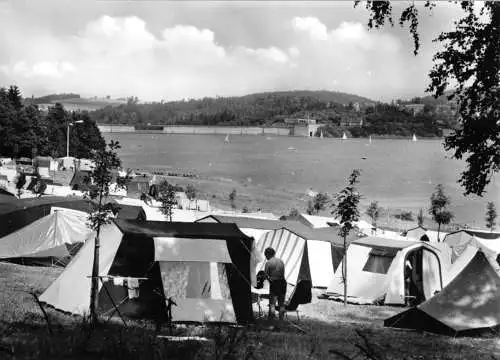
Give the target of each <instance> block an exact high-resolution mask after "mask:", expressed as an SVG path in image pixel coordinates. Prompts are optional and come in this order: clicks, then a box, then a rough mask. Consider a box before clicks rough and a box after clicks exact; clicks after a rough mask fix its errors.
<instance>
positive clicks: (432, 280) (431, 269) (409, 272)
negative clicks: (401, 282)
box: [404, 247, 443, 306]
mask: <svg viewBox="0 0 500 360" xmlns="http://www.w3.org/2000/svg"><path fill="white" fill-rule="evenodd" d="M404 278H405V303H406V305H410V306H415V305H418V304H420V303H422V302H424V301H425V300H427V299H429V298H431V297H432V296H434V295H435V294H436V293H437V292H439V291H441V289H442V288H443V281H442V277H441V263H440V262H439V257H438V256H437V255H436V253H435V252H433V251H432V250H429V249H427V248H424V247H420V248H418V249H415V250H412V251H409V252H408V253H407V254H406V257H405V262H404Z"/></svg>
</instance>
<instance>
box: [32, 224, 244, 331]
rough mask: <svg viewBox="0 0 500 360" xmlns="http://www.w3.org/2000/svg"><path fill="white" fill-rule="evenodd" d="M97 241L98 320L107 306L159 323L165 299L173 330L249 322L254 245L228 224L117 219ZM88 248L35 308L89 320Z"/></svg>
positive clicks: (88, 246)
mask: <svg viewBox="0 0 500 360" xmlns="http://www.w3.org/2000/svg"><path fill="white" fill-rule="evenodd" d="M100 240H101V247H100V258H99V271H100V272H99V275H100V276H101V278H102V279H103V282H102V283H100V288H99V289H100V290H99V313H101V314H112V313H113V310H114V307H113V305H112V304H113V302H114V303H115V304H119V305H118V309H119V311H120V313H122V314H125V315H127V316H130V317H141V318H155V319H158V318H159V317H160V318H161V317H163V316H164V314H165V299H172V300H173V301H174V302H175V303H176V305H174V306H173V307H172V320H173V321H174V322H240V323H244V322H248V321H249V320H251V319H252V316H253V313H252V305H251V292H250V257H251V255H250V249H251V247H252V241H253V240H252V238H249V237H247V236H246V235H245V234H243V233H242V232H241V231H240V230H239V229H238V228H237V227H236V226H235V225H234V224H204V223H180V222H156V221H150V222H139V221H135V220H120V219H116V220H114V221H113V222H112V223H111V224H109V225H105V226H104V227H103V228H102V229H101V235H100ZM94 242H95V236H94V235H91V236H90V237H89V239H88V240H87V242H86V243H85V245H84V246H83V247H82V249H81V250H80V251H79V252H78V254H77V255H76V256H75V257H74V258H73V260H72V262H71V263H70V264H69V265H68V266H67V267H66V269H65V270H64V272H63V273H62V274H61V275H60V276H59V278H58V279H57V280H56V281H54V282H53V283H52V284H51V285H50V287H49V288H48V289H47V290H46V291H45V292H44V293H43V294H42V295H41V297H40V300H41V301H43V302H44V303H46V304H49V305H51V306H53V307H54V308H56V309H59V310H62V311H66V312H70V313H74V314H85V313H86V312H88V310H89V304H90V287H91V280H90V278H89V276H90V274H91V271H92V259H93V253H94ZM111 299H113V301H111ZM162 314H163V315H162Z"/></svg>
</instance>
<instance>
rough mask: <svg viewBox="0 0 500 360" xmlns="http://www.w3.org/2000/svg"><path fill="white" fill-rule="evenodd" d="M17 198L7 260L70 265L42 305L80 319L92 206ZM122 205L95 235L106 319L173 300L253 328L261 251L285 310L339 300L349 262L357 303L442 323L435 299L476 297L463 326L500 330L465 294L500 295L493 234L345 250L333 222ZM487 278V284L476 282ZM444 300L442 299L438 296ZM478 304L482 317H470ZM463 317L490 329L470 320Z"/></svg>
mask: <svg viewBox="0 0 500 360" xmlns="http://www.w3.org/2000/svg"><path fill="white" fill-rule="evenodd" d="M16 201H18V203H16V204H15V205H12V204H11V205H5V204H0V222H1V223H2V224H5V225H6V226H5V227H2V231H1V233H0V258H4V259H5V258H7V259H23V260H26V259H37V260H38V262H39V263H40V262H43V260H47V259H49V260H50V261H48V263H51V264H62V265H65V264H68V263H69V264H68V265H67V266H66V268H65V270H64V271H63V272H62V274H61V276H60V277H59V278H58V279H57V280H56V281H55V282H54V283H53V284H52V285H51V286H50V287H49V288H48V289H47V290H46V291H45V292H44V293H43V294H42V296H41V297H40V299H41V300H42V301H43V302H44V303H46V304H48V305H50V306H53V307H54V308H57V309H59V310H62V311H66V312H70V313H74V314H84V313H85V312H86V311H87V310H88V308H89V301H90V297H89V296H88V294H89V292H90V278H89V275H90V273H91V268H90V267H91V264H92V257H93V247H94V245H93V242H94V240H95V234H94V233H93V232H92V231H91V230H90V229H89V228H88V227H87V225H86V218H87V213H88V212H90V211H91V209H92V207H91V206H90V205H91V204H89V202H88V201H86V200H75V199H72V200H71V199H64V200H63V199H57V198H46V199H43V198H42V199H37V200H34V199H30V200H16ZM30 201H31V202H32V203H30ZM118 206H119V207H121V208H122V209H120V210H119V212H118V213H117V218H116V219H115V220H114V221H113V222H112V223H111V224H109V225H106V227H105V228H104V229H103V230H102V232H101V235H100V236H101V257H100V274H99V275H100V279H101V282H100V293H99V304H100V305H99V306H100V309H99V311H100V312H101V313H102V314H113V313H115V312H116V311H119V313H120V314H124V315H127V316H139V317H151V318H155V319H157V318H158V316H160V317H161V316H164V315H165V314H164V311H165V307H164V306H163V305H164V304H165V301H166V300H168V299H171V300H172V301H174V303H175V304H176V305H175V306H173V307H172V319H173V320H174V321H182V322H184V321H197V322H200V321H201V322H204V321H224V322H247V321H249V320H250V319H251V318H252V316H253V315H252V305H251V299H252V296H251V292H252V289H253V286H254V285H255V274H256V273H257V272H258V271H259V270H261V269H262V267H263V264H264V263H263V256H262V254H263V251H264V249H265V248H267V247H269V246H271V247H273V248H274V249H276V253H277V256H278V257H279V258H281V259H282V260H283V261H284V263H285V276H286V278H287V282H288V283H289V284H290V285H291V286H290V287H289V288H290V293H289V297H288V301H289V302H293V303H295V304H303V303H307V302H310V301H311V289H312V288H313V287H318V288H323V289H324V294H323V296H322V297H324V298H332V299H336V298H340V297H341V296H342V294H343V291H344V280H343V269H344V265H345V263H347V270H348V271H347V272H348V274H349V276H348V278H347V285H348V287H347V288H348V299H349V301H350V302H352V303H366V304H374V303H380V304H382V303H384V304H393V305H404V304H407V300H408V298H415V299H418V303H420V302H422V303H421V304H420V305H419V306H418V307H417V308H415V309H418V311H423V312H426V314H428V316H430V317H433V319H436V316H438V315H440V314H441V315H442V314H444V313H443V312H442V311H441V310H435V309H439V306H437V305H435V304H436V301H437V303H438V304H440V303H441V302H443V303H446V304H448V305H446V306H449V304H450V303H451V302H453V301H456V302H457V304H458V303H459V302H460V301H462V302H463V301H464V297H466V296H469V300H468V301H469V305H466V304H463V306H464V307H467V306H469V307H467V308H468V309H469V310H470V311H469V312H467V311H465V312H464V313H467V315H466V316H465V315H464V316H465V317H464V319H462V320H461V321H462V323H464V324H465V325H463V326H469V327H471V326H472V328H474V329H475V328H478V327H490V326H493V325H492V324H500V315H499V314H498V313H499V312H498V307H497V308H495V309H494V311H493V314H492V311H491V306H492V305H491V304H492V303H491V301H489V302H488V301H487V300H484V299H483V300H484V301H483V302H484V303H485V304H487V305H484V306H483V307H478V306H477V301H479V300H478V299H475V298H474V294H469V290H470V289H473V288H474V289H475V291H476V293H477V292H478V291H480V289H479V288H480V287H481V286H483V287H487V286H490V288H489V290H488V291H489V293H486V295H484V296H486V297H488V296H489V298H491V297H492V296H493V295H495V296H496V297H497V298H498V295H499V294H498V289H500V288H499V287H498V285H495V284H498V281H497V279H498V273H497V271H498V270H497V269H496V268H495V266H497V267H498V264H497V262H496V258H495V256H497V255H498V251H497V252H495V249H496V248H495V246H496V245H495V244H496V241H495V239H497V238H498V237H497V238H495V236H493V235H490V236H489V238H484V237H483V238H480V237H478V234H477V233H473V232H469V233H454V234H449V235H447V238H445V241H444V243H431V242H422V241H410V240H394V239H383V238H378V237H370V236H368V237H366V236H364V237H360V236H359V234H358V233H352V234H351V235H350V236H349V238H348V239H347V243H348V245H349V246H348V249H347V253H346V254H344V250H343V239H341V238H340V237H339V235H338V228H336V227H335V226H329V227H327V228H316V229H315V228H311V227H309V226H306V225H305V224H303V223H300V222H297V221H280V220H268V219H257V218H250V217H243V216H221V215H209V216H205V217H203V218H196V217H195V216H194V215H193V213H192V212H190V214H191V217H189V216H183V215H182V211H181V213H180V215H178V216H179V220H184V222H175V221H174V222H171V223H170V222H165V221H150V220H151V219H152V218H155V216H156V215H155V214H156V212H155V210H157V209H153V208H149V207H147V206H133V205H130V202H129V203H127V202H126V201H121V203H120V202H118ZM2 207H3V208H2ZM158 219H159V218H158ZM174 220H175V219H174ZM330 225H331V224H330ZM479 235H481V234H479ZM497 241H500V239H499V240H497ZM478 249H481V250H482V251H481V252H478ZM478 254H479V255H478ZM481 256H482V257H483V258H484V259H483V258H481ZM478 259H479V260H478ZM476 263H477V264H476ZM408 264H409V266H410V267H411V270H412V271H411V273H410V274H408V272H407V268H408ZM471 264H472V265H471ZM474 264H476V265H474ZM478 264H479V265H478ZM473 265H474V266H473ZM481 266H482V267H481ZM488 266H489V267H490V268H491V269H490V268H488ZM492 274H494V275H495V276H496V278H495V277H494V276H490V275H492ZM483 277H484V279H486V280H485V283H484V284H483V283H480V281H479V280H481V279H483ZM407 279H410V283H411V284H412V286H410V288H409V285H408V284H409V283H408V281H407ZM474 279H476V280H477V281H476V282H474ZM495 281H497V282H496V283H495ZM468 282H470V283H468ZM464 284H468V285H464ZM485 284H486V285H485ZM492 284H493V285H492ZM474 286H475V287H474ZM495 286H496V287H495ZM450 287H451V288H452V289H453V288H455V290H449V289H450ZM457 288H458V289H459V290H460V291H458V292H457V290H456V289H457ZM485 291H486V290H485ZM450 294H452V295H453V296H455V298H453V299H451V298H450V296H451V295H450ZM441 297H445V299H444V300H439V298H441ZM436 299H438V300H436ZM429 302H431V305H429V304H428V303H429ZM432 302H434V303H432ZM432 304H434V305H432ZM495 304H496V303H493V305H495ZM496 305H498V304H496ZM443 306H444V305H443ZM485 306H486V308H488V306H490V308H488V309H490V310H487V309H486V310H485V308H484V307H485ZM474 307H476V308H481V311H482V312H483V313H481V314H479V313H478V312H477V311H474ZM412 311H413V312H409V313H408V315H405V316H402V317H401V318H398V319H397V321H396V320H394V321H392V320H391V321H389V320H388V321H387V322H386V324H387V325H388V326H399V327H408V326H411V324H412V321H413V320H415V321H416V319H418V318H419V316H418V315H414V311H417V310H414V309H412ZM478 311H479V310H478ZM488 311H489V312H488ZM495 314H496V315H495ZM447 316H448V315H447ZM450 316H451V315H450ZM467 316H469V317H470V316H476V317H482V319H483V320H484V319H486V318H487V321H486V320H485V321H482V322H481V321H479V322H478V321H468V322H467ZM412 319H413V320H412ZM437 319H438V320H436V321H438V322H439V321H441V322H443V321H445V320H443V318H442V317H441V318H440V317H437ZM476 320H477V319H476ZM426 324H427V325H428V326H429V327H431V325H432V324H434V325H433V326H434V328H431V329H430V330H431V331H433V329H434V330H436V329H437V330H436V331H443V328H442V327H436V326H435V324H436V323H435V322H433V321H431V320H429V321H428V322H426ZM453 324H454V323H453ZM453 324H451V325H449V324H448V325H446V326H449V327H450V329H452V330H450V331H452V332H453V331H462V330H464V329H463V328H459V327H456V326H455V325H453ZM467 324H469V325H467ZM485 324H486V326H482V325H485ZM427 325H426V326H427ZM480 325H481V326H480ZM453 326H455V327H453ZM457 329H458V330H457ZM465 330H470V329H469V328H467V329H465Z"/></svg>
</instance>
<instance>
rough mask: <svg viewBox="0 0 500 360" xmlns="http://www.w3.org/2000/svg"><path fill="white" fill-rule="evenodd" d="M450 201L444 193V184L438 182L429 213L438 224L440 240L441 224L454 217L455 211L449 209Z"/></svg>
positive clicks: (447, 222) (448, 221)
mask: <svg viewBox="0 0 500 360" xmlns="http://www.w3.org/2000/svg"><path fill="white" fill-rule="evenodd" d="M450 203H451V200H450V198H449V197H448V196H446V195H445V194H444V189H443V184H438V185H437V186H436V191H435V192H434V193H432V195H431V207H430V208H429V214H430V215H432V219H434V221H435V222H436V223H437V224H438V236H437V239H438V242H439V241H440V240H439V233H440V231H441V225H442V224H444V225H446V224H449V223H450V221H451V220H452V219H453V213H452V212H451V211H450V210H448V209H447V207H448V205H450Z"/></svg>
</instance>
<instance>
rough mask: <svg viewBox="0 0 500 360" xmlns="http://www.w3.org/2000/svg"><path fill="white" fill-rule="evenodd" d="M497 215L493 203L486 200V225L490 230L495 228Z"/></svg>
mask: <svg viewBox="0 0 500 360" xmlns="http://www.w3.org/2000/svg"><path fill="white" fill-rule="evenodd" d="M497 216H498V215H497V209H496V207H495V203H494V202H493V201H490V202H488V204H487V205H486V227H487V228H488V229H490V231H493V230H495V227H496V219H497Z"/></svg>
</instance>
